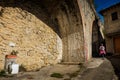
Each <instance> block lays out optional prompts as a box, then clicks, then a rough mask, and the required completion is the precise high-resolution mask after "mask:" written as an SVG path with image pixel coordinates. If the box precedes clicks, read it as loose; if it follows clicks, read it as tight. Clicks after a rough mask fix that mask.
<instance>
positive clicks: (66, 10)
mask: <svg viewBox="0 0 120 80" xmlns="http://www.w3.org/2000/svg"><path fill="white" fill-rule="evenodd" d="M56 17H57V20H58V23H59V30H60V34H61V39H62V43H63V62H68V63H71V62H83V61H84V54H83V53H84V46H83V45H84V39H83V35H84V34H83V26H82V21H81V15H80V12H79V7H78V4H77V1H76V0H70V1H67V0H65V1H63V2H62V4H61V5H60V7H59V11H58V13H57V15H56Z"/></svg>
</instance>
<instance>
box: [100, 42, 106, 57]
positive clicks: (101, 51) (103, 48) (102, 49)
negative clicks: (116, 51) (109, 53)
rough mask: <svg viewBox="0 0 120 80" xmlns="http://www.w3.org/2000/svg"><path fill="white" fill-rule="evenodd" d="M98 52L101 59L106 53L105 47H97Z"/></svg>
mask: <svg viewBox="0 0 120 80" xmlns="http://www.w3.org/2000/svg"><path fill="white" fill-rule="evenodd" d="M99 50H100V55H101V56H102V57H103V59H104V57H105V55H106V51H105V46H103V44H101V46H100V47H99Z"/></svg>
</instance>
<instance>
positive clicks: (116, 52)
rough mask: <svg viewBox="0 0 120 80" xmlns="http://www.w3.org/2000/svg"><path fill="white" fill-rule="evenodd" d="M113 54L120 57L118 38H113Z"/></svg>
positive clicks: (119, 40) (119, 41)
mask: <svg viewBox="0 0 120 80" xmlns="http://www.w3.org/2000/svg"><path fill="white" fill-rule="evenodd" d="M114 47H115V54H116V55H120V36H118V37H115V38H114Z"/></svg>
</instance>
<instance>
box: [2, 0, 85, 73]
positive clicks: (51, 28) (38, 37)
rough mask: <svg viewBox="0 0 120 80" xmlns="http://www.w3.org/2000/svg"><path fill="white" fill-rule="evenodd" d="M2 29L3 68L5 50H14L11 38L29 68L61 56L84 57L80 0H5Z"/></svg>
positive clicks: (67, 59) (20, 60)
mask: <svg viewBox="0 0 120 80" xmlns="http://www.w3.org/2000/svg"><path fill="white" fill-rule="evenodd" d="M51 3H52V4H51ZM0 29H1V30H0V41H1V42H0V44H1V46H0V51H1V53H3V54H1V56H0V58H1V59H2V60H1V61H0V65H2V67H0V69H2V68H3V66H4V56H5V55H4V53H10V52H11V50H12V49H11V48H10V46H9V45H8V44H9V42H13V43H15V44H16V47H15V48H14V49H15V50H17V51H18V52H19V54H18V59H17V61H18V63H19V64H20V65H22V67H24V68H25V69H26V70H28V71H29V70H36V69H39V68H41V67H42V66H47V65H50V64H56V63H59V62H61V59H62V60H63V62H73V63H75V62H83V61H84V36H83V26H82V20H81V15H80V11H79V7H78V5H77V1H76V0H69V1H68V0H59V1H58V0H12V2H7V1H6V0H5V1H3V2H0ZM62 54H63V55H62ZM31 62H32V63H31Z"/></svg>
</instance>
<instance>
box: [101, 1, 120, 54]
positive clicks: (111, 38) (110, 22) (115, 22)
mask: <svg viewBox="0 0 120 80" xmlns="http://www.w3.org/2000/svg"><path fill="white" fill-rule="evenodd" d="M101 14H102V15H103V16H104V26H105V31H104V33H105V34H106V37H105V40H106V50H107V52H108V53H113V54H114V55H120V3H117V4H116V5H113V6H111V7H109V8H106V9H104V10H102V11H101Z"/></svg>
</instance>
